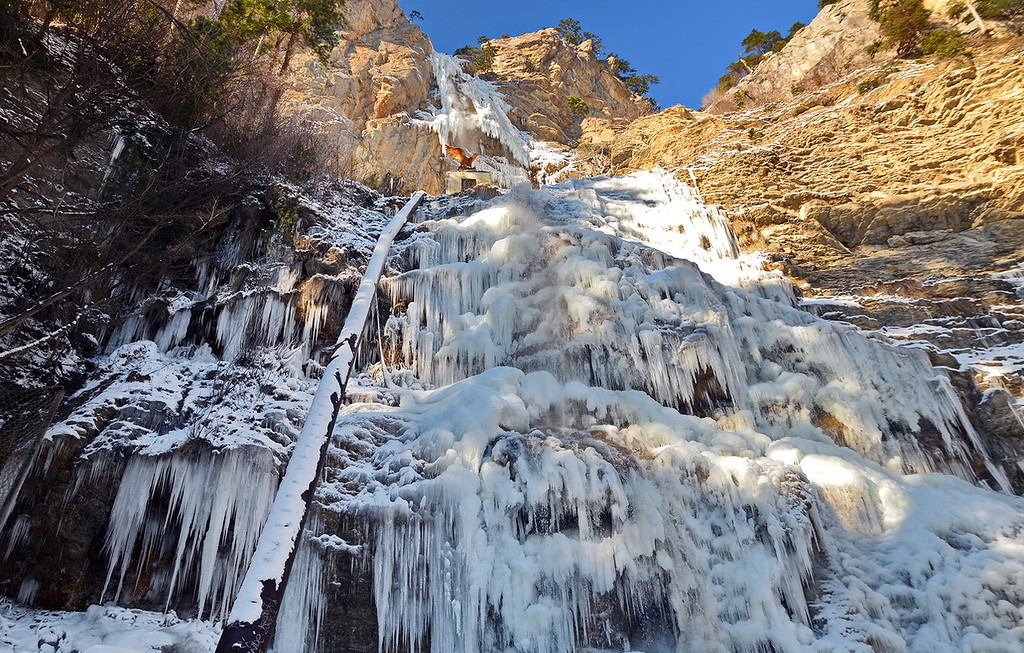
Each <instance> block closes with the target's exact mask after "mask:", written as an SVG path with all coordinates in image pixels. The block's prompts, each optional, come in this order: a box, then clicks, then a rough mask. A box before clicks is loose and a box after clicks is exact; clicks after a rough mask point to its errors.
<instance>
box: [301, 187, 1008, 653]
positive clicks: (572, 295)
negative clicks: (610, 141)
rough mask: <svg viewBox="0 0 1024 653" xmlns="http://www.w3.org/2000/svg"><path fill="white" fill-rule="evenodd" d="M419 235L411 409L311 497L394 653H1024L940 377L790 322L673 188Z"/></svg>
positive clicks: (982, 497) (408, 283) (1000, 555)
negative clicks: (366, 576)
mask: <svg viewBox="0 0 1024 653" xmlns="http://www.w3.org/2000/svg"><path fill="white" fill-rule="evenodd" d="M426 228H427V233H426V235H425V237H423V238H421V239H419V240H418V241H416V242H415V243H413V244H412V245H410V247H409V248H408V249H407V251H406V252H405V256H408V257H410V258H411V259H412V260H413V261H414V262H415V264H416V265H415V266H414V267H416V268H417V269H414V270H411V271H410V272H407V273H405V274H403V275H400V276H399V277H397V278H394V279H392V280H391V281H389V284H388V285H389V286H390V287H389V292H390V293H391V296H392V301H393V302H394V304H395V306H396V307H397V308H398V310H397V311H396V313H395V315H394V316H393V317H392V318H391V320H389V322H388V324H387V325H386V327H385V332H386V333H387V334H389V336H390V344H389V347H390V350H389V352H386V353H388V355H390V356H391V357H393V358H395V359H397V360H398V361H401V363H400V367H401V368H403V369H402V370H399V371H404V372H405V373H406V374H409V373H411V374H412V375H413V376H414V377H415V385H411V384H410V385H407V386H406V387H399V388H391V389H390V390H389V392H391V393H392V394H393V395H394V397H395V401H393V402H392V403H393V404H394V405H384V404H363V405H358V406H352V407H351V408H350V409H349V410H348V411H347V413H346V415H344V416H343V417H342V418H341V419H340V420H339V424H338V426H337V429H336V432H335V440H334V447H333V448H332V451H331V454H332V457H333V462H332V465H331V467H330V469H329V470H328V482H327V483H326V484H325V485H324V486H323V487H322V488H321V490H320V501H321V503H322V504H324V507H325V510H327V511H328V512H337V513H340V514H343V515H349V516H350V517H355V516H359V517H361V518H362V519H364V520H365V523H366V524H367V531H368V541H367V544H368V546H367V547H366V548H365V551H366V555H367V556H368V557H369V560H370V563H371V565H372V573H373V582H374V586H373V587H374V602H375V605H376V610H377V622H378V627H379V638H380V646H381V649H382V650H384V651H398V650H401V651H435V652H440V651H444V652H450V651H465V652H467V653H469V652H476V651H496V650H502V651H520V652H524V653H525V652H527V651H529V652H538V653H556V652H557V653H561V652H569V651H578V650H600V651H612V650H616V651H622V650H626V651H629V650H643V651H661V650H684V651H722V652H726V651H729V652H741V651H742V652H748V651H749V652H754V651H769V650H771V651H782V652H790V651H792V652H797V651H822V652H824V651H838V650H842V651H865V652H866V651H872V650H880V649H882V650H889V651H928V652H931V651H949V652H953V651H962V650H974V651H982V650H991V651H1013V650H1019V645H1020V641H1021V635H1022V632H1024V631H1022V629H1024V608H1022V606H1024V585H1022V584H1021V578H1022V574H1024V546H1022V545H1021V543H1020V542H1021V540H1020V537H1021V533H1022V532H1024V501H1022V500H1021V499H1019V498H1016V497H1012V496H1008V495H1005V494H1001V493H999V492H995V491H993V490H991V489H987V488H985V487H984V486H985V485H991V486H994V487H997V488H1000V487H1004V486H1005V478H1004V476H1003V474H1002V471H1001V469H1000V468H999V467H998V464H997V463H995V462H993V461H990V460H988V459H987V454H986V452H985V449H984V447H983V445H982V443H981V442H980V441H979V439H978V438H977V435H976V434H975V433H974V430H973V429H972V427H971V425H970V423H969V422H968V420H967V418H966V416H965V414H964V412H963V410H962V408H961V406H960V404H959V402H958V400H957V398H956V395H955V394H954V393H953V391H952V389H951V388H950V385H949V381H948V380H947V379H946V378H945V377H944V376H943V375H942V373H941V372H939V371H937V370H935V369H934V368H932V367H931V365H930V364H929V362H928V360H927V357H926V356H925V355H924V354H923V353H922V352H921V351H917V350H912V349H900V348H898V347H895V346H892V345H890V344H887V343H884V342H881V341H878V340H874V339H871V338H868V337H866V336H865V335H864V334H862V333H860V332H858V331H857V330H856V329H854V328H852V327H849V326H847V325H841V324H836V323H830V322H827V321H824V320H821V319H819V318H816V317H814V316H813V315H811V314H809V313H807V312H804V311H801V310H799V309H797V308H795V307H794V303H795V302H794V301H793V297H792V294H791V293H790V292H789V290H788V287H787V286H786V285H785V284H782V283H779V280H778V279H776V278H773V276H772V275H770V274H761V273H758V271H757V266H756V264H755V263H754V262H752V261H749V260H744V258H743V257H742V256H740V255H739V253H738V251H737V250H736V248H735V242H734V241H733V240H731V234H729V233H728V232H727V230H726V229H723V228H721V227H720V225H719V223H718V218H717V217H716V214H714V212H711V211H709V210H707V209H706V208H702V207H700V206H697V205H696V202H695V200H694V198H693V197H692V195H690V194H688V193H687V192H686V191H685V190H682V189H679V188H678V187H676V182H674V181H672V180H671V178H670V177H669V176H668V175H665V174H661V173H650V174H642V175H637V176H633V177H627V178H623V179H617V180H585V181H575V182H571V183H568V184H566V185H563V186H556V187H552V188H548V189H544V190H541V191H535V192H518V193H513V194H512V195H511V196H509V197H507V198H505V199H501V200H498V201H496V202H495V203H493V204H492V205H490V206H489V207H487V208H484V209H483V210H481V211H477V212H475V213H473V214H471V215H466V216H462V217H457V218H452V219H445V220H438V221H435V222H431V223H428V224H427V226H426ZM716 279H717V280H716ZM395 377H396V378H408V376H406V377H402V376H401V375H400V374H396V375H395ZM412 387H418V388H426V389H415V390H414V389H411V388H412ZM972 463H980V465H976V466H975V465H972ZM986 466H987V467H986ZM976 469H980V470H981V473H982V474H983V476H984V478H982V479H979V478H977V475H976V471H975V470H976ZM937 472H941V473H937ZM957 476H959V477H961V478H957ZM972 483H974V484H972ZM317 535H318V536H319V538H320V540H323V539H324V538H325V537H326V538H328V539H329V538H330V537H331V536H332V534H331V533H323V534H317ZM343 553H344V555H346V556H348V555H351V552H349V551H345V552H343Z"/></svg>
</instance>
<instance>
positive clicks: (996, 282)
mask: <svg viewBox="0 0 1024 653" xmlns="http://www.w3.org/2000/svg"><path fill="white" fill-rule="evenodd" d="M839 4H840V5H842V4H844V3H839ZM795 40H796V39H794V41H795ZM797 45H799V44H797ZM1022 46H1024V39H1021V38H1016V39H1006V40H1002V41H996V40H992V41H988V42H986V44H984V45H983V46H981V47H977V48H976V49H975V51H974V52H973V57H971V58H966V57H964V58H959V59H955V60H945V61H941V60H935V59H920V60H916V61H890V62H888V63H884V64H875V65H873V66H870V67H868V68H866V69H863V70H860V71H857V72H855V73H852V74H850V75H847V76H846V77H844V78H843V79H842V80H840V81H839V82H837V83H834V84H832V85H829V86H826V87H824V88H822V89H820V90H819V91H816V92H813V93H805V94H803V95H801V96H799V97H796V98H792V97H791V98H789V100H788V101H785V102H783V101H779V102H777V103H775V104H769V105H766V106H764V107H761V108H758V109H751V110H747V111H744V112H733V113H728V114H723V115H713V114H709V113H702V112H696V111H690V110H688V109H685V108H683V107H673V108H671V109H668V110H666V111H663V112H661V113H659V114H657V115H654V116H648V117H645V118H641V119H640V120H637V121H636V122H634V123H633V124H632V125H630V126H628V127H627V128H626V129H624V130H623V131H622V133H620V134H619V135H618V137H617V138H616V139H615V142H614V144H613V146H612V151H611V172H612V173H613V174H623V173H628V172H632V171H637V170H643V169H648V168H651V167H655V166H661V167H665V168H670V169H679V170H681V171H682V172H680V175H681V176H682V178H683V179H685V180H687V181H689V180H690V177H689V175H690V171H692V173H693V174H694V175H695V178H696V180H697V182H698V185H699V188H700V191H701V192H702V194H703V196H704V198H705V200H706V201H708V202H709V203H713V204H719V205H721V206H723V207H724V208H725V209H726V210H727V211H728V212H729V213H730V215H731V216H732V218H733V222H734V227H735V229H736V231H737V233H738V234H739V236H740V238H741V241H742V242H743V243H744V244H745V246H746V247H749V248H751V249H757V250H761V251H765V252H768V253H769V254H770V256H772V257H774V260H775V261H776V262H777V265H778V266H779V267H780V269H782V270H783V271H784V272H785V273H787V274H788V275H789V276H790V277H791V278H793V279H794V280H795V281H796V283H797V285H798V287H800V288H801V289H802V291H803V292H804V293H806V294H808V295H812V296H815V297H816V298H817V299H816V300H815V302H816V304H815V305H816V306H817V305H821V306H822V311H823V312H824V313H826V314H827V315H828V316H831V317H836V318H837V319H843V320H846V321H850V322H853V323H854V324H857V325H858V326H861V327H863V328H865V329H868V330H875V331H878V332H879V333H881V334H884V335H885V336H886V337H895V338H903V339H909V340H913V341H914V342H916V343H918V344H920V343H922V342H926V343H927V345H924V346H927V347H928V348H929V350H930V351H932V352H933V353H934V355H935V360H936V364H940V365H943V366H946V367H949V368H951V369H952V370H953V373H954V376H955V375H956V374H960V375H962V376H963V379H962V381H961V382H959V383H960V385H959V387H960V388H961V390H962V395H963V396H964V397H965V398H966V401H967V403H968V405H970V404H971V402H972V401H973V402H975V405H976V407H975V410H976V416H977V418H978V419H977V421H976V424H977V425H978V428H979V429H980V430H982V431H983V432H985V433H987V434H989V435H1007V434H1014V435H1015V436H1019V435H1020V433H1021V427H1020V425H1019V423H1018V422H1017V421H1016V420H1015V419H1014V418H1013V416H1012V415H1008V414H1007V412H1006V411H1005V410H1004V411H1002V412H1001V413H1000V412H999V410H1000V409H999V406H1001V405H1002V403H1001V402H1003V400H1001V399H998V398H993V395H992V394H991V393H992V392H1001V391H1002V390H1003V389H1004V388H1005V389H1008V390H1009V391H1010V392H1011V393H1012V394H1013V395H1014V396H1015V397H1017V398H1018V402H1019V401H1020V397H1022V396H1024V372H1022V371H1021V370H1022V369H1024V368H1018V367H1016V363H1015V362H1013V361H1015V360H1016V359H1013V360H1011V361H1010V363H1009V364H1007V363H1006V356H1008V354H1006V352H1007V351H1010V350H1012V348H1013V347H1019V346H1021V345H1022V343H1024V327H1022V326H1021V325H1022V324H1024V321H1022V318H1024V306H1022V305H1021V301H1020V299H1019V298H1020V297H1024V292H1022V290H1021V286H1020V284H1019V281H1018V280H1019V278H1020V276H1021V272H1020V261H1021V260H1024V136H1022V135H1021V130H1020V125H1021V124H1024V48H1022ZM787 50H788V48H787ZM783 52H786V50H784V51H783ZM687 169H689V171H687ZM823 298H824V299H823ZM828 298H835V302H834V304H832V303H830V302H831V301H832V300H830V299H828ZM1011 358H1012V356H1011ZM993 370H994V371H993ZM975 384H977V385H975ZM976 388H980V389H981V391H985V392H988V394H986V395H985V398H984V400H983V399H982V395H981V394H980V393H979V391H978V390H977V389H976ZM1003 403H1005V402H1003ZM996 413H999V414H998V415H997V414H996ZM1010 441H1012V442H1013V443H1015V444H1005V446H1006V447H1009V449H1007V451H1010V449H1012V448H1013V447H1016V449H1015V450H1016V451H1020V450H1022V449H1024V447H1022V445H1021V441H1020V439H1019V437H1015V438H1011V439H1010ZM1010 441H1007V442H1010ZM1000 442H1002V441H1000ZM998 446H1004V444H999V445H998ZM1007 455H1009V454H1007ZM1013 455H1016V454H1013Z"/></svg>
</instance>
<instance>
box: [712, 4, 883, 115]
mask: <svg viewBox="0 0 1024 653" xmlns="http://www.w3.org/2000/svg"><path fill="white" fill-rule="evenodd" d="M869 4H870V3H869V0H841V1H840V2H836V3H834V4H830V5H827V6H825V7H824V8H823V9H822V10H821V12H820V13H819V14H818V15H817V17H815V19H814V20H813V21H811V23H810V24H809V25H807V26H806V27H804V28H803V29H801V30H800V31H798V32H797V33H796V34H795V35H794V36H793V39H792V40H791V41H790V42H789V43H788V44H787V45H786V47H785V48H783V49H782V50H781V51H780V52H771V53H768V54H767V55H766V56H765V58H764V59H763V60H762V61H761V63H760V64H759V65H758V66H757V68H756V69H754V71H753V72H752V73H751V74H749V75H747V76H746V77H744V78H743V79H742V80H740V82H739V84H737V85H736V86H735V87H734V88H732V89H730V90H729V91H728V92H725V93H712V95H711V96H709V99H710V100H711V102H710V104H709V105H708V107H707V110H708V111H709V112H711V113H724V112H727V111H733V110H736V109H737V108H740V107H742V106H744V105H751V104H765V103H767V102H779V101H787V100H790V99H792V98H793V96H794V95H799V94H800V93H801V92H803V91H804V90H812V89H816V88H818V87H820V86H822V85H823V84H826V83H830V82H834V81H835V80H837V79H839V78H840V77H842V76H844V75H845V74H847V73H849V72H850V71H853V70H857V69H859V68H863V67H865V66H868V65H870V64H871V63H872V61H873V57H872V55H871V54H869V47H870V46H871V44H872V43H874V42H875V41H877V40H878V39H879V38H881V31H880V30H879V27H878V23H876V22H875V21H873V20H871V19H870V18H868V7H869Z"/></svg>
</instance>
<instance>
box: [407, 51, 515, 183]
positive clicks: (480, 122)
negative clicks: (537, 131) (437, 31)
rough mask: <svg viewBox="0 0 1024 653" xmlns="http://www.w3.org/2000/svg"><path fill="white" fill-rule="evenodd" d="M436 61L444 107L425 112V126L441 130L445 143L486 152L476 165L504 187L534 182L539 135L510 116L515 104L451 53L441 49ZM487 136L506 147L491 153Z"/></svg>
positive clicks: (421, 117) (439, 99) (433, 59)
mask: <svg viewBox="0 0 1024 653" xmlns="http://www.w3.org/2000/svg"><path fill="white" fill-rule="evenodd" d="M430 61H431V63H432V64H433V67H434V79H435V80H437V91H438V94H437V102H438V103H439V104H440V106H439V107H433V108H432V110H430V111H426V112H421V113H420V114H419V120H420V122H421V124H423V125H425V126H426V127H428V128H430V129H432V130H433V131H435V132H436V133H437V138H438V140H439V141H440V142H441V145H442V146H443V145H453V146H456V147H463V148H466V149H467V150H469V151H472V152H474V153H480V155H481V156H480V158H479V159H478V160H477V163H476V165H475V167H476V168H478V169H480V170H485V171H487V172H490V173H491V174H492V176H493V177H494V181H495V182H497V183H498V184H499V185H500V186H503V187H505V188H511V187H513V186H514V185H516V184H518V183H522V182H526V181H528V180H529V170H530V163H531V161H530V155H531V147H532V143H533V139H532V138H531V137H530V135H529V134H527V133H526V132H523V131H521V130H520V129H518V128H517V127H516V126H515V125H513V124H512V121H511V120H509V117H508V113H509V111H511V109H512V108H511V107H510V106H509V104H508V103H507V102H506V101H505V99H504V97H502V95H501V93H500V92H499V91H498V89H497V87H496V86H495V85H494V84H493V83H491V82H488V81H485V80H482V79H480V78H479V77H477V76H475V75H469V74H467V73H465V72H463V71H462V62H461V61H460V60H459V59H457V58H455V57H453V56H451V55H448V54H443V53H440V52H435V53H433V54H432V55H430ZM485 138H489V139H493V141H495V142H496V143H497V144H498V145H500V146H501V148H502V149H504V150H505V151H504V152H493V151H492V152H488V151H487V144H486V142H485V140H484V139H485ZM506 154H507V156H506ZM509 156H510V157H511V159H512V160H511V161H510V160H509V158H508V157H509Z"/></svg>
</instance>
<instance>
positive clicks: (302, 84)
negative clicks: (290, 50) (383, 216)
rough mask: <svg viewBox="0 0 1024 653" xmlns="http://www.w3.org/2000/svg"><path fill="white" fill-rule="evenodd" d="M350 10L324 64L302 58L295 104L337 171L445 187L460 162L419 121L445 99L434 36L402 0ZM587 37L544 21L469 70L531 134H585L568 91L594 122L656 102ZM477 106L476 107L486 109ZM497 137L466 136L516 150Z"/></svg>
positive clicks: (411, 186)
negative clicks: (635, 89)
mask: <svg viewBox="0 0 1024 653" xmlns="http://www.w3.org/2000/svg"><path fill="white" fill-rule="evenodd" d="M346 11H347V13H346V22H345V24H344V25H343V27H342V31H341V33H340V36H341V42H340V43H339V45H338V47H337V48H335V50H334V51H333V53H332V54H331V58H330V62H329V65H328V66H327V67H326V68H325V67H323V66H322V65H320V63H319V62H318V61H317V60H316V59H315V57H313V56H312V55H311V54H308V53H306V54H299V55H296V57H295V58H294V60H293V64H292V69H291V71H290V72H289V73H288V83H289V88H288V91H287V92H286V94H285V96H284V101H285V102H286V103H287V106H288V107H289V112H290V113H291V114H293V115H295V116H297V117H299V118H300V119H301V120H302V122H303V123H304V124H305V126H306V127H307V128H308V129H310V130H311V131H312V132H313V133H315V134H319V135H321V136H322V140H323V143H324V144H325V150H326V151H325V153H324V158H325V159H326V161H327V163H328V164H329V167H330V169H331V170H332V171H333V172H334V173H336V174H338V175H339V176H342V177H347V178H352V179H356V180H359V181H363V182H366V183H368V184H369V185H370V186H373V187H375V188H378V189H379V190H382V191H387V192H399V191H403V190H404V191H411V190H415V189H417V188H420V189H424V190H426V191H428V192H430V193H440V192H442V190H443V188H444V174H445V172H446V171H448V170H450V169H453V168H454V167H455V166H456V164H455V163H454V162H452V161H451V160H450V159H447V158H446V157H444V156H443V153H442V148H441V142H440V141H441V140H442V139H439V137H438V134H437V133H436V132H435V131H432V130H431V129H430V127H429V126H428V125H427V124H426V123H425V122H424V121H423V120H420V118H422V117H424V116H425V115H426V116H429V115H430V114H432V113H433V112H435V111H436V110H437V109H438V108H440V107H442V106H443V104H444V100H443V98H440V97H439V94H440V91H439V89H438V80H437V78H436V72H435V70H434V66H433V65H432V62H431V55H432V54H433V53H434V49H433V46H432V45H431V43H430V40H429V39H428V38H427V37H426V35H424V34H423V32H422V31H421V30H420V29H419V28H418V27H417V26H415V25H413V24H412V23H410V22H409V20H408V18H407V17H406V15H405V13H404V12H403V11H402V10H401V8H400V7H399V6H398V3H397V1H396V0H352V1H351V2H349V3H348V6H347V10H346ZM588 44H589V42H585V43H583V44H581V45H580V46H572V45H570V44H569V43H567V42H566V41H564V40H563V39H562V38H561V37H559V36H558V33H557V32H556V31H555V30H554V29H545V30H541V31H540V32H537V33H533V34H525V35H522V36H519V37H514V38H503V39H496V40H494V41H491V42H490V44H489V45H490V46H491V47H493V48H495V51H496V55H495V57H494V61H493V65H492V67H491V68H490V69H488V70H486V71H477V70H476V69H475V68H474V66H472V65H471V64H469V63H468V62H467V63H465V69H466V71H467V72H468V73H470V74H473V73H479V74H480V75H481V76H482V77H483V78H484V79H486V80H488V81H489V82H491V83H493V84H495V85H496V86H497V90H499V91H500V93H501V94H502V95H503V96H504V99H505V101H507V102H508V104H509V105H510V106H511V111H510V112H509V115H508V117H509V118H510V119H511V120H512V124H513V125H514V126H515V127H516V128H518V129H520V130H522V131H523V132H524V136H523V138H524V139H526V140H533V141H539V142H543V141H547V142H554V143H556V144H557V145H564V144H567V143H570V142H573V141H575V139H578V138H579V137H580V135H581V133H582V131H583V130H582V123H583V122H584V120H583V116H580V115H577V114H574V113H573V111H572V109H571V108H570V106H569V103H568V99H567V98H568V97H569V96H576V97H578V98H580V99H582V100H583V101H584V102H585V103H586V104H587V106H588V107H589V112H590V115H591V116H592V118H590V119H589V120H590V123H594V122H595V121H596V122H603V121H609V120H620V121H621V120H627V121H628V120H632V119H634V118H636V117H638V116H640V115H642V114H644V113H649V112H650V109H651V105H650V102H649V101H648V100H644V99H641V98H638V97H634V96H633V95H632V94H631V93H630V91H629V90H628V89H627V88H626V86H625V84H624V83H623V82H622V80H620V79H619V78H618V77H617V76H616V75H614V74H613V73H611V72H610V70H609V69H608V67H607V65H605V64H603V63H602V62H599V61H598V59H597V58H596V57H595V56H594V53H593V51H592V48H590V47H589V46H588ZM469 104H470V105H472V106H467V107H465V112H466V113H467V114H469V115H474V114H477V113H485V112H486V109H485V107H482V106H481V107H478V106H475V104H473V103H472V102H470V103H469ZM490 136H493V134H483V133H481V134H478V135H476V136H475V137H473V138H470V139H468V140H469V141H472V143H473V145H474V146H475V145H476V144H477V143H479V142H481V141H483V142H486V143H488V144H490V145H491V151H494V152H501V154H502V155H505V157H506V158H507V159H509V160H512V159H514V158H515V157H514V156H512V154H511V153H510V152H508V151H507V149H508V148H507V147H503V146H502V145H501V144H500V143H496V142H493V141H488V140H487V139H488V137H490ZM452 144H455V145H462V143H452ZM527 167H528V166H527Z"/></svg>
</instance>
